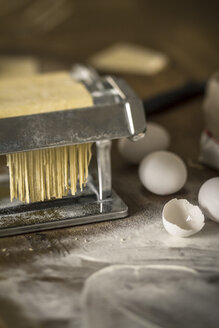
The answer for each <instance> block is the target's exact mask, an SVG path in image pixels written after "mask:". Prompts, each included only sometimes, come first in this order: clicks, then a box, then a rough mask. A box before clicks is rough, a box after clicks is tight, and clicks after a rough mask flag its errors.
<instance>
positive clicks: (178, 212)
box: [162, 198, 205, 237]
mask: <svg viewBox="0 0 219 328" xmlns="http://www.w3.org/2000/svg"><path fill="white" fill-rule="evenodd" d="M162 219H163V225H164V228H165V229H166V231H167V232H168V233H169V234H170V235H172V236H176V237H188V236H192V235H194V234H196V233H197V232H199V231H200V230H201V229H202V228H203V226H204V225H205V222H204V221H205V218H204V215H203V213H202V211H201V210H200V208H199V207H198V206H194V205H192V204H191V203H189V202H188V201H187V200H186V199H176V198H174V199H171V200H170V201H169V202H167V203H166V204H165V205H164V208H163V212H162Z"/></svg>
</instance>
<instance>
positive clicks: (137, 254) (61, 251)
mask: <svg viewBox="0 0 219 328" xmlns="http://www.w3.org/2000/svg"><path fill="white" fill-rule="evenodd" d="M12 3H13V5H14V6H16V8H15V9H13V8H14V7H13V6H12ZM0 5H1V8H2V9H1V19H0V53H2V54H31V55H35V56H37V57H38V58H39V60H40V62H41V63H42V69H43V70H44V71H48V70H54V69H61V68H70V65H71V64H72V63H74V62H82V63H83V62H87V59H88V58H89V56H90V55H92V54H93V53H94V52H96V51H98V50H100V49H102V48H104V47H106V46H109V45H111V44H112V43H114V42H118V41H127V42H131V43H136V44H140V45H143V46H146V47H151V48H153V49H157V50H158V51H161V52H164V53H165V54H166V55H167V56H168V57H169V59H170V62H169V65H168V67H167V68H165V69H164V70H163V71H162V72H160V73H159V74H156V75H154V76H137V75H130V74H129V75H128V74H123V75H122V77H123V78H125V79H126V81H127V82H128V83H129V84H130V85H131V87H132V88H133V89H134V90H135V91H136V93H137V94H138V95H139V96H140V97H142V98H147V97H149V96H152V95H156V94H157V93H159V92H162V91H165V90H168V89H171V88H173V87H176V86H178V85H180V84H181V83H184V82H185V81H187V80H188V79H199V80H203V79H207V78H208V77H209V76H210V75H211V74H212V73H213V72H215V71H216V70H217V69H218V67H219V57H218V53H219V43H218V31H219V21H218V12H219V5H218V1H187V2H185V1H174V0H172V1H170V0H166V1H158V0H155V1H152V0H148V1H144V0H139V1H135V0H112V1H109V2H103V1H97V0H94V1H92V2H86V1H74V2H73V1H67V0H65V1H64V0H63V1H59V2H55V4H54V2H52V1H49V0H45V1H41V0H40V1H32V2H31V1H25V0H22V1H21V0H20V1H11V2H10V3H8V4H7V3H6V2H5V1H0ZM202 102H203V99H201V98H199V99H196V100H193V101H190V102H188V103H186V104H183V105H180V106H178V107H176V108H173V109H171V110H168V111H166V112H163V113H162V114H157V115H154V116H153V117H150V120H152V121H155V122H159V123H161V124H162V125H163V126H165V127H166V128H167V129H168V131H169V132H170V135H171V146H170V150H171V151H174V152H175V153H177V154H179V155H180V156H181V157H182V158H183V159H184V160H185V162H186V163H187V165H188V170H189V176H188V182H187V184H186V185H185V187H184V188H183V189H182V190H181V191H180V192H179V193H177V194H176V195H174V196H165V197H158V196H156V195H153V194H151V193H149V192H148V191H146V190H145V189H144V188H143V187H142V186H141V184H140V182H139V179H138V172H137V167H133V166H129V165H128V164H127V163H126V162H125V161H124V160H122V158H121V157H120V156H119V154H118V152H117V147H116V143H114V145H113V151H112V158H113V167H112V169H113V187H114V188H115V189H116V190H117V192H118V194H119V195H120V196H121V197H122V198H123V200H124V201H125V202H126V203H127V205H128V207H129V213H130V215H129V217H128V218H126V219H122V220H117V221H113V222H105V223H99V224H92V225H86V226H81V227H74V228H68V229H60V230H53V231H48V232H41V233H32V234H26V235H22V236H17V237H10V238H1V239H0V327H1V328H3V327H4V328H5V327H7V328H15V327H16V328H21V327H22V328H30V327H31V328H32V327H34V328H35V327H36V328H44V327H45V328H50V327H51V328H69V327H92V328H99V327H106V328H108V327H109V328H111V327H121V328H123V327H125V328H127V327H152V328H155V327H156V328H157V327H159V328H160V327H165V328H167V327H173V328H175V327H179V328H181V327H205V328H206V327H208V328H209V327H215V328H216V327H218V326H219V311H218V302H219V226H218V225H217V224H216V223H214V222H211V221H208V220H207V221H206V224H205V227H204V229H203V230H202V231H201V232H200V233H198V234H197V235H195V236H193V237H190V238H186V239H178V238H174V237H171V236H170V235H168V234H167V232H166V231H165V230H164V228H163V225H162V221H161V211H162V207H163V205H164V203H165V202H166V201H168V200H169V199H171V198H172V197H178V198H186V199H188V200H189V201H191V202H193V203H194V204H197V193H198V190H199V188H200V186H201V184H202V183H203V182H204V181H206V180H207V179H208V178H211V177H213V176H217V175H218V172H216V171H213V170H210V169H207V168H205V167H203V166H201V165H199V164H198V163H197V159H198V154H199V138H200V133H201V131H202V129H203V128H204V120H203V115H202Z"/></svg>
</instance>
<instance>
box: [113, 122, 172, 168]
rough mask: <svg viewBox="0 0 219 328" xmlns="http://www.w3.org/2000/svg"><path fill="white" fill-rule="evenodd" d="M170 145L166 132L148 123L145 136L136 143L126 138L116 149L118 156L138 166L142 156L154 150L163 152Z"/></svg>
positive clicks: (159, 126)
mask: <svg viewBox="0 0 219 328" xmlns="http://www.w3.org/2000/svg"><path fill="white" fill-rule="evenodd" d="M169 145H170V135H169V133H168V131H167V130H166V129H165V128H164V127H162V126H161V125H159V124H156V123H148V124H147V131H146V134H145V136H144V137H143V138H142V139H140V140H138V141H131V140H129V139H127V138H123V139H120V140H119V143H118V149H119V152H120V154H121V155H122V157H123V158H124V159H126V160H127V161H128V162H129V163H132V164H138V163H139V162H140V161H141V160H142V159H143V158H144V156H146V155H148V154H150V153H151V152H153V151H156V150H165V149H167V148H168V147H169Z"/></svg>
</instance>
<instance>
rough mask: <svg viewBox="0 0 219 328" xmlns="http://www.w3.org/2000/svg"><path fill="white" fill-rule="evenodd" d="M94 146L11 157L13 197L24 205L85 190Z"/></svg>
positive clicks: (9, 157)
mask: <svg viewBox="0 0 219 328" xmlns="http://www.w3.org/2000/svg"><path fill="white" fill-rule="evenodd" d="M91 147H92V144H91V143H89V144H80V145H72V146H64V147H58V148H49V149H40V150H34V151H27V152H22V153H15V154H8V155H7V165H8V167H9V175H10V196H11V201H13V199H19V200H20V201H22V202H26V203H30V202H39V201H44V200H49V199H52V198H62V197H63V196H66V195H67V194H68V192H69V190H70V191H71V194H72V195H75V193H76V192H77V183H78V182H79V187H80V189H81V190H83V187H85V186H86V182H87V178H88V166H89V163H90V160H91V155H92V153H91Z"/></svg>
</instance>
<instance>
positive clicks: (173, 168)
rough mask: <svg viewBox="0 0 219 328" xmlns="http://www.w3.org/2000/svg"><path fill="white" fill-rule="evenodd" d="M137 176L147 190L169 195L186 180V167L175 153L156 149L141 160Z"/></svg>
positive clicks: (178, 188)
mask: <svg viewBox="0 0 219 328" xmlns="http://www.w3.org/2000/svg"><path fill="white" fill-rule="evenodd" d="M139 177H140V180H141V182H142V184H143V185H144V186H145V188H147V189H148V190H149V191H151V192H153V193H154V194H157V195H169V194H173V193H175V192H177V191H178V190H180V189H181V188H182V187H183V186H184V184H185V182H186V180H187V169H186V166H185V164H184V162H183V161H182V159H181V158H180V157H179V156H177V155H176V154H174V153H171V152H168V151H157V152H154V153H152V154H150V155H148V156H146V157H145V158H144V159H143V160H142V161H141V164H140V166H139Z"/></svg>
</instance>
